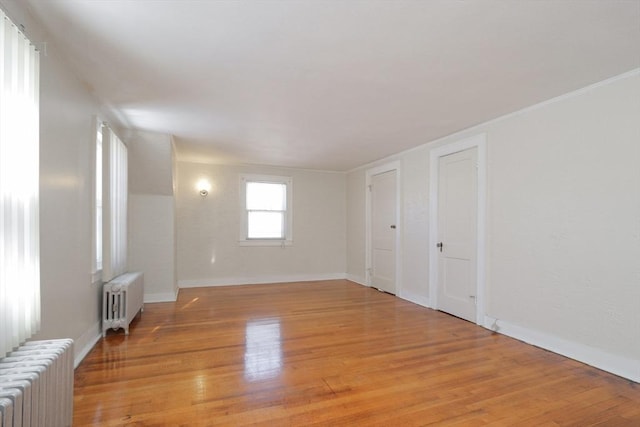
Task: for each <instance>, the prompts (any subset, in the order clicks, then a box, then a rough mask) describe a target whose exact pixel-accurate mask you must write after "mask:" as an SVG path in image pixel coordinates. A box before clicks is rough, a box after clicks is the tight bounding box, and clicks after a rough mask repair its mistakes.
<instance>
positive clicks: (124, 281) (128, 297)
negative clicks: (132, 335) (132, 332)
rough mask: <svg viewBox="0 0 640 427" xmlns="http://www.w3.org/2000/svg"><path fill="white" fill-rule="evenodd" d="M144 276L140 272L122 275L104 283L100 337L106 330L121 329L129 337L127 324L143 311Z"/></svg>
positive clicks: (105, 333)
mask: <svg viewBox="0 0 640 427" xmlns="http://www.w3.org/2000/svg"><path fill="white" fill-rule="evenodd" d="M143 297H144V275H143V274H142V273H140V272H137V273H126V274H122V275H120V276H118V277H116V278H115V279H113V280H112V281H110V282H108V283H105V284H104V288H103V297H102V298H103V299H102V336H103V337H104V336H106V335H107V330H108V329H110V328H111V329H119V328H123V329H124V333H125V334H126V335H129V324H130V323H131V321H132V320H133V319H134V317H136V315H137V314H138V312H142V311H144V305H143V302H142V299H143Z"/></svg>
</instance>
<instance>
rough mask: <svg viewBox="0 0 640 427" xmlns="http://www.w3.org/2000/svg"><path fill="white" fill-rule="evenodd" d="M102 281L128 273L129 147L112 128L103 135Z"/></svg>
mask: <svg viewBox="0 0 640 427" xmlns="http://www.w3.org/2000/svg"><path fill="white" fill-rule="evenodd" d="M102 150H103V153H102V158H103V162H104V163H103V171H104V172H105V173H106V174H107V176H105V177H104V179H103V180H102V185H103V187H102V197H103V199H102V209H103V217H102V220H103V221H102V226H103V232H102V236H103V252H102V280H103V281H104V282H108V281H109V280H111V279H113V278H114V277H116V276H119V275H120V274H123V273H125V272H126V271H127V189H128V186H127V146H126V145H124V143H123V142H122V141H121V140H120V138H118V137H117V136H116V134H115V133H114V132H113V130H111V129H110V128H109V127H105V128H104V129H103V133H102Z"/></svg>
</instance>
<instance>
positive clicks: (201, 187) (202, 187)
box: [196, 179, 211, 197]
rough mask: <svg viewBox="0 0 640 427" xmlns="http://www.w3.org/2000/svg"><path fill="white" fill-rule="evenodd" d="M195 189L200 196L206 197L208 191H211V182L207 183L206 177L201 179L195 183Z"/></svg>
mask: <svg viewBox="0 0 640 427" xmlns="http://www.w3.org/2000/svg"><path fill="white" fill-rule="evenodd" d="M196 189H197V190H198V192H199V193H200V195H201V196H202V197H207V195H208V194H209V191H211V184H209V181H207V180H206V179H201V180H200V181H198V183H197V184H196Z"/></svg>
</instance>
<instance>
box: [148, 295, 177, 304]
mask: <svg viewBox="0 0 640 427" xmlns="http://www.w3.org/2000/svg"><path fill="white" fill-rule="evenodd" d="M177 299H178V293H177V292H160V293H155V294H147V293H145V294H144V303H145V304H147V303H154V302H175V301H176V300H177Z"/></svg>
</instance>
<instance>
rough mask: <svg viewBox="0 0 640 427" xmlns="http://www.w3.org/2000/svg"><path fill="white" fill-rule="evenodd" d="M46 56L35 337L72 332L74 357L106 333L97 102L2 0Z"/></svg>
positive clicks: (33, 26) (38, 32) (18, 10)
mask: <svg viewBox="0 0 640 427" xmlns="http://www.w3.org/2000/svg"><path fill="white" fill-rule="evenodd" d="M1 4H2V6H3V8H5V10H7V12H8V14H9V16H10V17H11V18H12V19H13V20H14V22H16V23H17V24H24V25H25V27H26V32H27V34H28V35H29V37H30V38H31V40H32V41H33V42H35V43H36V44H39V43H41V42H44V41H46V42H49V44H48V45H47V53H46V55H45V54H42V53H41V55H40V269H41V270H40V271H41V305H42V324H41V328H40V332H39V333H38V334H37V335H36V336H35V337H34V339H47V338H63V337H64V338H73V339H74V340H75V341H76V343H75V352H76V360H79V359H80V358H81V357H83V355H84V354H85V353H86V352H87V351H88V350H90V349H91V347H92V346H93V344H94V343H95V341H96V340H97V339H98V338H99V337H100V319H101V307H100V301H101V288H100V287H99V286H98V285H97V284H96V285H92V284H91V244H92V243H91V222H90V221H91V218H92V216H91V210H90V209H91V204H92V201H91V185H92V179H91V177H92V172H91V164H92V163H91V155H90V143H91V141H92V140H93V136H92V121H93V118H92V117H93V116H94V115H96V114H99V113H100V111H99V106H98V103H97V101H96V100H95V99H94V98H93V97H92V96H91V95H90V94H89V93H88V91H87V90H86V86H85V85H84V84H83V83H82V82H81V81H79V80H78V79H76V77H75V76H74V74H73V73H72V72H71V71H70V70H69V69H68V68H67V67H66V64H65V61H64V58H61V57H60V55H59V51H58V50H57V49H56V46H55V44H53V43H51V41H50V40H49V38H48V36H47V34H46V32H45V31H44V30H43V29H42V28H41V27H40V26H39V25H38V23H37V22H34V21H33V20H32V18H31V17H30V16H29V15H28V14H27V13H26V11H25V10H23V9H22V7H23V4H22V3H21V2H5V1H2V2H1Z"/></svg>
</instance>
